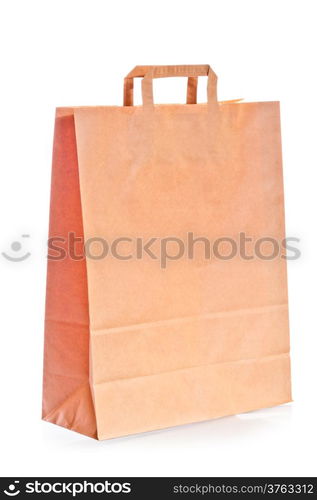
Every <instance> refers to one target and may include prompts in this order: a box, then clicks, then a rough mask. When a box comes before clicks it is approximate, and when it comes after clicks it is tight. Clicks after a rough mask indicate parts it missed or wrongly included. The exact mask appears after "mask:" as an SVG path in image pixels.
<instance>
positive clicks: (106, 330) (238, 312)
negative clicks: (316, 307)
mask: <svg viewBox="0 0 317 500" xmlns="http://www.w3.org/2000/svg"><path fill="white" fill-rule="evenodd" d="M279 309H285V310H288V304H287V303H285V304H274V305H272V306H262V307H250V308H248V309H235V310H231V311H221V312H214V313H206V314H199V315H197V316H184V317H180V318H170V319H162V320H158V321H150V322H148V323H134V324H133V325H125V326H114V327H98V328H91V332H94V334H96V335H104V334H105V333H113V332H115V331H124V330H139V329H143V328H149V327H151V328H152V327H154V328H155V327H160V326H164V325H169V324H174V323H175V324H177V323H187V322H188V323H189V322H191V321H199V320H200V319H209V318H210V319H212V318H215V319H217V318H223V317H226V316H228V317H231V316H243V315H244V314H261V313H265V312H270V311H274V310H279Z"/></svg>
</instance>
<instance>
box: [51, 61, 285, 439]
mask: <svg viewBox="0 0 317 500" xmlns="http://www.w3.org/2000/svg"><path fill="white" fill-rule="evenodd" d="M201 75H205V76H207V75H208V89H207V90H208V92H207V94H208V102H207V104H196V89H197V77H198V76H201ZM168 76H187V77H189V78H188V90H187V104H186V105H184V104H175V105H154V104H153V92H152V80H153V78H159V77H168ZM134 77H144V78H143V80H142V96H143V104H142V105H141V106H133V78H134ZM216 82H217V78H216V75H215V74H214V72H213V71H212V70H211V69H210V67H209V66H207V65H203V66H153V67H136V68H135V69H134V70H133V71H132V72H131V73H129V75H128V76H127V77H126V79H125V86H124V106H122V107H120V106H100V107H78V108H58V109H57V112H56V122H55V137H54V153H53V173H52V192H51V215H50V231H49V234H50V244H49V246H50V250H49V256H50V258H49V262H48V276H47V303H46V331H45V359H44V395H43V418H44V419H45V420H47V421H49V422H53V423H56V424H58V425H61V426H64V427H67V428H69V429H72V430H75V431H78V432H81V433H83V434H87V435H89V436H92V437H95V438H98V439H105V438H112V437H116V436H121V435H125V434H131V433H137V432H143V431H149V430H152V429H159V428H163V427H169V426H174V425H179V424H185V423H189V422H195V421H202V420H206V419H210V418H215V417H221V416H224V415H231V414H236V413H240V412H246V411H250V410H255V409H257V408H263V407H266V406H273V405H277V404H280V403H285V402H288V401H290V399H291V395H290V363H289V334H288V309H287V282H286V261H285V258H284V256H282V255H281V252H279V254H278V255H275V254H274V255H273V254H272V248H273V250H274V252H275V250H276V245H279V244H280V243H281V241H283V238H284V209H283V181H282V165H281V140H280V122H279V103H278V102H254V103H240V102H230V101H229V102H224V103H218V102H217V95H216ZM243 235H244V236H243ZM242 236H243V238H244V239H247V247H246V249H245V248H244V251H245V253H244V255H241V251H240V250H241V244H242V243H241V241H242V240H243V238H242ZM74 239H75V240H74ZM238 240H239V242H238ZM249 240H252V242H251V243H250V241H249ZM255 241H256V244H254V242H255ZM84 242H85V243H84ZM234 242H236V245H237V247H239V251H238V249H237V248H235V244H234ZM237 242H238V243H237ZM210 247H212V250H213V252H210ZM235 250H236V252H235ZM252 251H253V254H252ZM208 252H209V253H208ZM248 252H249V253H248ZM254 252H255V254H256V255H255V254H254ZM211 253H212V255H211ZM275 253H276V252H275ZM259 254H260V255H259Z"/></svg>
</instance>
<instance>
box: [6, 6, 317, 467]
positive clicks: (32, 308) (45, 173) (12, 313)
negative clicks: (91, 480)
mask: <svg viewBox="0 0 317 500" xmlns="http://www.w3.org/2000/svg"><path fill="white" fill-rule="evenodd" d="M315 8H316V2H315V1H314V0H311V1H309V0H300V1H292V0H285V1H283V0H279V1H277V0H273V1H272V0H264V1H259V0H257V1H254V0H250V1H249V0H232V1H229V0H216V1H215V0H207V1H206V0H191V1H188V0H168V1H165V0H159V1H150V0H148V1H141V0H134V1H123V0H116V1H106V0H86V1H81V0H46V1H43V0H38V1H36V0H28V1H24V0H22V1H17V0H15V1H12V0H10V1H9V0H8V1H1V8H0V48H1V49H0V50H1V59H0V60H1V65H0V71H1V79H0V86H1V93H0V137H1V148H0V162H1V163H0V165H1V169H0V188H1V196H0V205H1V206H0V220H1V225H0V227H1V233H0V252H2V251H6V252H7V253H9V252H10V245H11V243H12V242H13V241H17V240H18V241H22V238H21V235H22V234H25V233H28V234H30V238H29V240H28V241H27V240H24V247H23V250H25V251H26V250H29V251H30V252H31V253H32V255H31V257H30V258H29V259H27V260H26V261H25V262H22V263H11V262H8V261H7V260H6V259H5V258H4V257H3V256H2V255H0V273H1V274H0V286H1V297H0V304H1V336H0V342H1V346H0V347H1V349H0V353H1V363H0V370H1V373H0V375H1V377H0V380H1V412H0V418H1V422H0V432H1V436H0V447H1V460H2V464H1V470H0V474H1V475H2V476H4V475H13V476H19V475H35V476H40V475H48V476H53V475H55V476H59V475H64V476H65V475H66V476H67V475H78V476H80V475H86V476H89V475H90V476H93V475H100V476H111V475H113V476H116V475H121V476H123V475H131V476H136V475H181V476H186V475H191V476H195V475H211V476H217V475H220V476H230V475H236V476H239V475H260V476H262V475H275V476H276V475H289V476H291V475H316V473H317V470H316V446H317V431H316V429H317V423H316V410H317V405H316V385H317V377H316V370H317V368H316V366H317V365H316V354H317V337H316V333H317V332H316V311H317V307H316V304H317V302H316V283H317V279H316V278H317V276H316V260H315V253H316V251H317V238H316V198H317V194H316V190H317V175H316V170H317V147H316V144H317V130H316V117H317V101H316V88H317V78H316V64H317V62H316V47H317V34H316V33H317V30H316V9H315ZM195 63H196V64H197V63H199V64H206V63H209V64H211V66H212V67H213V68H214V70H215V71H216V73H217V74H218V78H219V79H218V82H219V98H220V99H221V100H225V99H232V98H239V97H244V98H245V99H247V100H260V101H261V100H263V101H265V100H280V101H281V118H282V139H283V156H284V176H285V195H286V216H287V221H286V222H287V234H288V236H297V237H300V238H301V251H302V257H301V259H300V260H298V261H296V262H290V263H289V298H290V319H291V343H292V371H293V397H294V403H292V404H290V405H286V406H283V407H277V408H273V409H268V410H264V411H259V412H253V413H249V414H245V415H238V416H235V417H229V418H224V419H219V420H215V421H211V422H206V423H201V424H195V425H189V426H184V427H179V428H175V429H168V430H166V431H160V432H154V433H150V434H143V435H139V436H132V437H128V438H122V439H117V440H112V441H104V442H98V441H94V440H92V439H89V438H86V437H84V436H81V435H79V434H76V433H73V432H70V431H67V430H65V429H62V428H59V427H57V426H53V425H51V424H48V423H45V422H42V421H41V420H40V414H41V384H42V380H41V376H42V349H43V320H44V300H45V272H46V260H45V254H46V252H45V239H46V236H47V230H48V208H49V189H50V167H51V151H52V137H53V122H54V110H55V107H56V106H62V105H106V104H119V105H120V104H121V99H122V79H123V77H124V75H125V74H126V73H127V72H128V71H130V70H131V69H132V68H133V67H134V66H135V65H136V64H195ZM184 93H185V82H184V81H183V79H179V80H178V81H176V82H175V80H167V79H166V80H165V79H164V80H160V81H156V82H155V98H156V102H171V101H172V102H173V101H174V102H175V101H176V102H183V100H184ZM200 97H201V100H202V99H203V98H204V88H203V87H202V88H201V90H200Z"/></svg>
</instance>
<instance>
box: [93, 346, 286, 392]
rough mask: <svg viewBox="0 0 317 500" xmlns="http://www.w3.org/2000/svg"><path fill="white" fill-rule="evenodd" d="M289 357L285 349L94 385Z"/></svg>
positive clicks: (97, 383)
mask: <svg viewBox="0 0 317 500" xmlns="http://www.w3.org/2000/svg"><path fill="white" fill-rule="evenodd" d="M283 357H284V358H287V359H288V358H289V357H290V351H285V352H281V353H278V354H270V355H269V356H260V357H259V358H245V359H236V360H234V361H220V362H218V363H206V364H203V365H197V366H188V367H183V368H176V369H175V370H167V371H162V372H157V373H148V374H144V375H137V376H135V377H121V378H118V377H116V378H114V379H111V380H105V381H103V382H92V385H93V386H96V385H105V384H112V383H116V382H125V381H126V380H133V379H138V378H144V377H159V376H160V375H167V374H168V373H176V372H182V371H183V372H186V371H190V370H199V368H206V367H208V366H219V365H239V364H241V363H248V364H251V363H257V362H259V361H260V362H270V361H274V360H276V359H278V358H283Z"/></svg>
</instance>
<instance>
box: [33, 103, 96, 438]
mask: <svg viewBox="0 0 317 500" xmlns="http://www.w3.org/2000/svg"><path fill="white" fill-rule="evenodd" d="M71 234H73V235H74V236H75V237H76V238H81V241H76V243H74V244H72V238H73V236H72V235H71ZM49 238H50V242H51V243H50V249H49V256H50V257H51V258H49V260H48V268H47V290H46V312H45V346H44V376H43V415H42V417H43V419H44V420H47V421H49V422H52V423H55V424H58V425H61V426H63V427H67V428H69V429H72V430H74V431H77V432H80V433H82V434H86V435H88V436H91V437H96V419H95V412H94V407H93V402H92V397H91V391H90V385H89V314H88V297H87V277H86V262H85V259H84V257H83V256H84V252H83V240H82V238H83V227H82V211H81V200H80V190H79V178H78V163H77V150H76V137H75V128H74V117H73V113H72V110H71V109H58V110H57V114H56V121H55V134H54V149H53V167H52V184H51V205H50V228H49ZM52 238H57V239H56V240H55V241H54V242H53V241H52ZM52 243H53V245H54V247H59V249H58V250H56V249H55V250H52V248H53V247H52ZM69 249H70V251H69ZM52 257H53V258H52Z"/></svg>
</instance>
